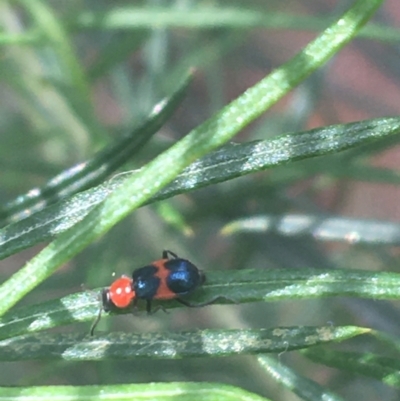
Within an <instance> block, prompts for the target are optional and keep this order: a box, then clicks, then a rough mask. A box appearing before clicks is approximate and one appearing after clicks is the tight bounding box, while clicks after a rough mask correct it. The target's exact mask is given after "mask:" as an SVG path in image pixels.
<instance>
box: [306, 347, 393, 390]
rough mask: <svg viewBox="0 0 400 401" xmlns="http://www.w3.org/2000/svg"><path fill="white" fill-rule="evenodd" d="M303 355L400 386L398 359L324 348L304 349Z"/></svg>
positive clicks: (331, 365)
mask: <svg viewBox="0 0 400 401" xmlns="http://www.w3.org/2000/svg"><path fill="white" fill-rule="evenodd" d="M303 355H305V356H306V357H307V358H309V359H311V360H312V361H314V362H318V363H321V364H324V365H326V366H329V367H333V368H337V369H340V370H346V371H349V372H352V373H353V374H359V375H364V376H367V377H371V378H374V379H377V380H379V381H382V382H383V383H386V384H387V385H389V386H393V387H400V361H399V359H393V358H389V357H383V356H379V355H376V354H374V353H371V352H363V353H358V352H342V351H337V350H329V349H324V348H318V349H309V350H304V353H303Z"/></svg>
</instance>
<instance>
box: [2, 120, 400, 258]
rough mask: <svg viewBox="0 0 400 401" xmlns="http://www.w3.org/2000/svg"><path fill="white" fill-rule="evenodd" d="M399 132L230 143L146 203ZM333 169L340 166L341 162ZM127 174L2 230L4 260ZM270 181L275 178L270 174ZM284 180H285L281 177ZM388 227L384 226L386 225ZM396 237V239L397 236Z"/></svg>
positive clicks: (344, 129) (395, 125) (372, 129)
mask: <svg viewBox="0 0 400 401" xmlns="http://www.w3.org/2000/svg"><path fill="white" fill-rule="evenodd" d="M399 131H400V119H398V118H385V119H376V120H368V121H362V122H356V123H351V124H344V125H335V126H330V127H325V128H322V129H315V130H311V131H305V132H300V133H293V134H287V135H284V136H282V137H279V138H276V139H272V140H266V141H254V142H249V143H243V144H228V145H225V146H223V147H222V148H220V149H219V150H217V151H214V152H212V153H209V154H208V155H206V156H205V157H203V158H202V159H201V160H198V161H196V162H194V163H192V164H191V165H190V166H189V167H187V168H186V169H185V170H184V171H183V172H182V173H181V174H180V175H179V176H178V177H177V178H176V179H175V180H174V181H173V182H172V183H171V184H170V185H168V186H167V187H165V188H163V189H162V190H161V191H160V192H158V193H157V194H155V195H154V196H153V197H151V198H150V199H149V200H147V201H146V202H145V204H149V203H153V202H156V201H158V200H161V199H166V198H169V197H172V196H174V195H177V194H182V193H185V192H188V191H193V190H195V189H198V188H201V187H203V186H206V185H212V184H215V183H217V182H223V181H227V180H230V179H233V178H235V177H239V176H242V175H245V174H250V173H254V172H257V171H260V170H264V169H267V168H268V167H272V166H276V165H284V164H285V163H287V162H290V161H294V160H298V159H305V158H311V157H315V156H320V155H323V154H326V153H330V152H339V151H342V150H344V149H347V148H351V147H353V146H359V145H360V144H365V143H366V142H368V141H373V140H376V139H379V138H384V137H386V136H388V135H395V134H397V133H398V132H399ZM288 143H290V147H289V146H288ZM289 149H290V151H288V150H289ZM325 164H326V163H325ZM318 165H319V166H321V169H323V168H324V165H323V163H318ZM330 165H332V164H330ZM333 169H334V170H335V171H336V170H337V169H336V166H334V167H333ZM299 171H300V172H301V173H302V174H305V172H303V171H301V169H299V168H298V169H297V170H296V171H293V172H292V171H291V172H290V178H289V179H294V180H295V179H298V178H299V177H298V175H296V174H295V173H296V172H297V173H298V172H299ZM347 171H348V173H349V174H351V169H349V168H347ZM312 172H314V170H312ZM312 172H311V173H312ZM62 174H64V173H62ZM134 174H136V172H133V173H132V174H131V175H132V176H134ZM127 176H129V174H128V173H127V174H126V175H124V176H123V177H122V176H120V177H115V178H113V179H112V180H110V181H109V182H108V183H106V184H105V185H100V186H98V187H96V188H93V189H91V190H89V191H86V192H84V193H80V194H77V195H75V196H73V197H71V198H69V199H67V200H65V201H61V202H59V203H57V204H55V205H53V206H50V207H47V208H46V209H45V210H43V211H40V212H37V213H36V214H35V215H34V216H32V217H30V218H27V219H25V220H23V221H21V222H17V223H14V224H11V225H9V226H7V227H5V228H3V229H0V259H4V258H5V257H7V256H9V255H12V254H13V253H15V252H17V251H19V250H21V249H25V248H27V247H30V246H33V245H35V244H37V243H39V242H43V241H46V240H48V239H50V238H52V237H54V236H55V235H58V234H60V233H62V232H64V231H66V230H67V229H68V228H70V227H72V226H73V225H74V224H75V223H76V222H77V221H79V220H82V219H83V218H84V217H85V216H86V215H87V214H88V213H89V211H90V210H92V209H93V208H94V207H95V206H96V205H97V204H99V203H100V202H102V201H103V200H104V199H105V197H106V196H107V195H108V194H109V193H110V192H112V191H114V190H115V189H116V188H117V187H119V186H120V185H121V184H122V183H123V182H124V179H125V178H126V177H127ZM303 178H304V177H303ZM269 180H270V181H271V174H270V177H269ZM279 180H280V182H282V177H280V178H279ZM64 193H65V191H64ZM25 206H26V205H25ZM359 224H362V222H359ZM380 224H381V227H383V226H382V224H383V225H385V223H380ZM367 226H368V224H367V223H366V224H365V225H364V226H363V228H365V229H368V227H367ZM387 227H388V226H386V225H385V228H387ZM395 230H396V228H394V227H392V228H391V232H392V233H394V231H395ZM369 231H371V230H369ZM342 239H344V237H343V238H342ZM393 240H396V239H395V238H393Z"/></svg>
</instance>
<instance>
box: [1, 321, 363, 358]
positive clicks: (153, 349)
mask: <svg viewBox="0 0 400 401" xmlns="http://www.w3.org/2000/svg"><path fill="white" fill-rule="evenodd" d="M368 331H369V329H365V328H361V327H353V326H344V327H333V326H327V327H307V326H304V327H275V328H271V329H252V330H244V329H238V330H226V329H223V330H201V331H200V330H196V331H188V332H180V333H174V332H160V333H145V334H135V333H117V332H113V333H108V334H106V335H100V334H98V333H97V334H96V335H95V336H94V337H90V336H88V335H87V334H86V335H85V334H82V333H66V334H50V333H46V334H43V333H41V334H32V335H27V336H22V337H16V338H12V339H9V340H4V341H0V361H3V362H5V361H22V360H32V359H41V360H54V359H56V360H57V359H63V360H68V361H93V360H104V359H118V360H121V359H125V360H127V359H128V360H129V359H136V358H161V359H178V358H184V357H200V356H207V357H210V356H214V357H217V356H218V357H222V356H230V355H248V354H259V353H265V352H273V353H276V352H284V351H293V350H297V349H303V348H308V347H312V346H315V345H320V344H326V343H330V342H338V341H343V340H346V339H349V338H352V337H354V336H358V335H361V334H365V333H367V332H368ZM99 344H101V346H99Z"/></svg>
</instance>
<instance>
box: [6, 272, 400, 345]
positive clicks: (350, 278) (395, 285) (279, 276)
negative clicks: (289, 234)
mask: <svg viewBox="0 0 400 401" xmlns="http://www.w3.org/2000/svg"><path fill="white" fill-rule="evenodd" d="M338 296H357V297H365V298H372V299H400V274H396V273H382V272H369V271H361V270H357V271H352V270H326V269H325V270H315V269H314V270H313V269H296V270H270V269H262V268H260V269H256V270H230V271H229V273H227V272H224V271H210V272H207V280H206V283H205V284H204V285H203V286H202V287H201V288H199V289H198V290H197V291H196V292H195V293H194V294H193V295H191V297H190V301H191V302H193V303H203V302H206V301H210V300H212V299H215V298H218V297H219V298H218V299H217V302H216V303H220V304H232V303H245V302H257V301H258V302H259V301H265V302H277V301H283V300H289V299H290V300H293V299H315V298H321V297H338ZM144 304H145V303H139V307H140V309H141V310H142V311H143V313H144V309H145V308H144ZM155 304H157V302H155ZM162 305H163V307H165V308H166V309H169V308H176V307H182V305H181V304H179V303H178V302H176V301H173V300H172V301H168V302H167V301H163V302H162ZM99 307H100V304H99V299H98V292H95V291H89V292H81V293H77V294H72V295H69V296H67V297H64V298H61V299H56V300H51V301H48V302H45V303H42V304H38V305H30V306H27V307H23V308H19V309H16V310H15V311H11V312H9V313H7V314H5V315H4V316H3V317H2V318H1V320H0V339H3V338H9V337H12V336H16V335H21V334H25V333H32V332H35V331H39V330H44V329H48V328H51V327H56V326H59V325H62V324H68V323H74V322H83V321H88V320H89V321H90V320H93V319H94V318H95V317H96V316H97V314H98V311H99ZM210 307H212V306H210ZM118 313H119V314H129V315H131V309H129V308H128V309H126V310H120V311H118ZM103 316H106V314H104V315H103Z"/></svg>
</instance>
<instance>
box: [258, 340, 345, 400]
mask: <svg viewBox="0 0 400 401" xmlns="http://www.w3.org/2000/svg"><path fill="white" fill-rule="evenodd" d="M319 348H320V347H319ZM257 359H258V363H259V364H260V365H261V367H262V368H263V369H264V370H265V371H266V372H267V373H268V374H269V375H270V376H271V377H272V378H273V379H274V380H276V381H277V382H278V383H280V384H282V385H283V386H284V387H286V388H287V389H289V390H290V391H292V392H293V393H295V394H297V395H298V396H299V397H300V398H301V399H302V400H307V401H321V400H324V401H343V398H342V397H339V396H338V395H337V394H334V393H332V392H330V391H328V390H327V389H326V388H325V387H322V386H320V385H319V384H318V383H317V382H315V381H313V380H310V379H308V378H306V377H304V376H302V375H299V374H298V373H297V372H296V371H294V370H293V369H290V368H289V367H287V366H285V365H283V364H282V362H281V361H277V360H276V359H274V358H271V357H269V356H266V355H260V356H258V358H257Z"/></svg>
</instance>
